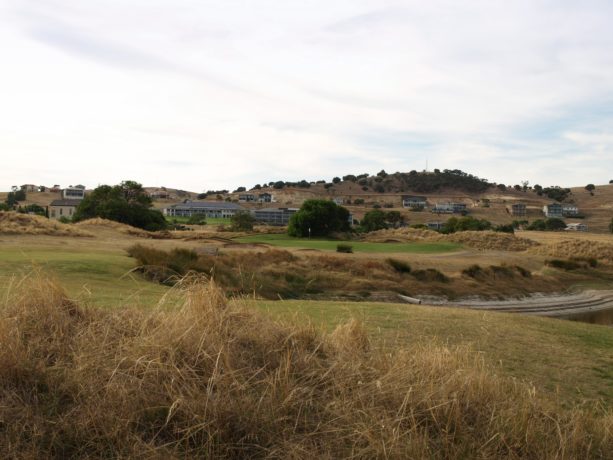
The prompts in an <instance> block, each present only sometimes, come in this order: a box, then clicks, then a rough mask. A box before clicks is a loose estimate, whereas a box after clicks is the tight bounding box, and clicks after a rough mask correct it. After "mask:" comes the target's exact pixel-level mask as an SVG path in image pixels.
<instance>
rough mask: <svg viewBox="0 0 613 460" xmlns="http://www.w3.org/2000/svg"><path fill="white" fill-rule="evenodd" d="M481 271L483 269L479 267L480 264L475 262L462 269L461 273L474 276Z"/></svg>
mask: <svg viewBox="0 0 613 460" xmlns="http://www.w3.org/2000/svg"><path fill="white" fill-rule="evenodd" d="M481 273H483V269H482V268H481V266H479V265H477V264H474V265H471V266H470V267H468V268H465V269H464V270H462V275H466V276H469V277H471V278H475V277H477V276H478V275H479V274H481Z"/></svg>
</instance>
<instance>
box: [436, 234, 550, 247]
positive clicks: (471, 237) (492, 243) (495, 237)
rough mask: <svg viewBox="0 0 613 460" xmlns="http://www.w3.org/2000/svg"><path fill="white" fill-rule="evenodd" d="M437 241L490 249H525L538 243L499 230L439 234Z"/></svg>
mask: <svg viewBox="0 0 613 460" xmlns="http://www.w3.org/2000/svg"><path fill="white" fill-rule="evenodd" d="M439 238H440V239H439V241H451V242H454V243H461V244H463V245H465V246H467V247H469V248H473V249H479V250H490V251H525V250H527V249H529V248H532V247H535V246H538V245H539V243H537V242H536V241H533V240H529V239H526V238H520V237H517V236H515V235H512V234H510V233H501V232H472V231H469V232H458V233H453V234H451V235H440V236H439Z"/></svg>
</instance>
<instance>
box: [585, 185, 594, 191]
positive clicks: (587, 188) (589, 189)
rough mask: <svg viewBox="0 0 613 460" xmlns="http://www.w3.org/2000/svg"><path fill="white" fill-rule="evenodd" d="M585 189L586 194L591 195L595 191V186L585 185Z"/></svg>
mask: <svg viewBox="0 0 613 460" xmlns="http://www.w3.org/2000/svg"><path fill="white" fill-rule="evenodd" d="M585 189H586V190H587V191H588V192H590V193H592V192H593V191H594V190H596V186H595V185H594V184H587V185H586V186H585Z"/></svg>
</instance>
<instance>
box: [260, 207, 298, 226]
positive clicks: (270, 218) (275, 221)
mask: <svg viewBox="0 0 613 460" xmlns="http://www.w3.org/2000/svg"><path fill="white" fill-rule="evenodd" d="M296 212H298V208H262V209H256V210H255V211H254V212H253V214H254V217H255V221H256V222H259V223H262V224H267V225H287V224H288V223H289V219H290V217H292V215H294V214H295V213H296Z"/></svg>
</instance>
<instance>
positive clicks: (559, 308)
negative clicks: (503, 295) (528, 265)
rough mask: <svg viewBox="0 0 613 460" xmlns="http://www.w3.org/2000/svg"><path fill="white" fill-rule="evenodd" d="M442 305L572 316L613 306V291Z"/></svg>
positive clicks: (544, 295)
mask: <svg viewBox="0 0 613 460" xmlns="http://www.w3.org/2000/svg"><path fill="white" fill-rule="evenodd" d="M441 305H445V306H450V307H462V308H471V309H473V310H491V311H502V312H510V313H524V314H527V315H538V316H552V317H555V316H568V315H575V314H580V313H591V312H597V311H602V310H609V309H611V310H613V291H595V290H590V291H584V292H580V293H577V294H570V295H569V294H565V295H564V294H559V295H551V294H543V295H534V296H532V297H526V298H523V299H512V300H470V301H462V302H447V303H444V304H441Z"/></svg>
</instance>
